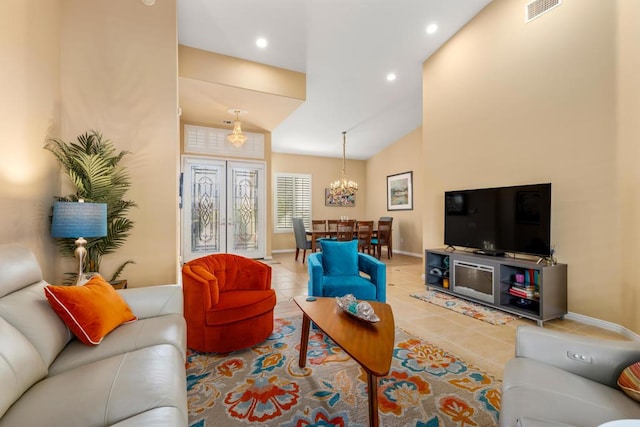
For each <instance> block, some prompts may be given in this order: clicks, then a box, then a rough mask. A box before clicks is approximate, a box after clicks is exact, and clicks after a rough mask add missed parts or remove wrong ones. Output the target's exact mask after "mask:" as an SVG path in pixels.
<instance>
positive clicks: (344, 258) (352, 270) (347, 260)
mask: <svg viewBox="0 0 640 427" xmlns="http://www.w3.org/2000/svg"><path fill="white" fill-rule="evenodd" d="M320 245H321V246H322V269H323V270H324V274H325V275H327V276H357V275H358V274H359V270H358V241H357V240H351V241H349V242H335V241H332V240H324V241H321V242H320Z"/></svg>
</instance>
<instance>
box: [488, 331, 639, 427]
mask: <svg viewBox="0 0 640 427" xmlns="http://www.w3.org/2000/svg"><path fill="white" fill-rule="evenodd" d="M638 361H640V343H638V342H632V341H615V340H604V339H596V338H592V337H584V336H578V335H574V334H568V333H563V332H559V331H554V330H550V329H548V328H539V327H535V326H520V327H519V328H518V331H517V335H516V357H515V358H514V359H511V360H510V361H509V362H508V363H507V365H506V367H505V369H504V375H503V382H502V399H501V403H500V407H501V408H500V426H501V427H513V426H519V427H568V426H581V427H582V426H598V425H600V424H603V423H605V422H607V421H611V420H619V419H638V424H636V425H640V403H638V402H636V401H635V400H633V399H631V398H630V397H628V396H627V395H626V394H624V392H623V391H622V390H621V389H620V388H619V387H618V386H617V380H618V377H619V376H620V373H621V372H622V371H623V370H624V369H625V368H626V367H627V366H629V365H631V364H633V363H634V362H638Z"/></svg>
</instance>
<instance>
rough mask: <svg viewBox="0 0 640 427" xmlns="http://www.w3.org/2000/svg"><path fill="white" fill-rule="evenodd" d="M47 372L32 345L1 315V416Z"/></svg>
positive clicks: (45, 366)
mask: <svg viewBox="0 0 640 427" xmlns="http://www.w3.org/2000/svg"><path fill="white" fill-rule="evenodd" d="M46 375H47V365H46V364H45V363H44V361H43V360H42V358H41V357H40V353H39V352H38V350H37V349H36V348H35V347H34V346H33V344H32V343H31V342H30V341H29V340H28V339H27V338H26V337H25V336H24V335H22V334H21V333H20V331H18V330H17V329H16V328H14V327H13V326H12V325H10V324H9V323H8V322H7V321H6V320H4V319H2V318H0V384H2V386H1V388H2V392H0V418H1V417H2V414H4V413H5V412H6V410H7V409H9V407H10V406H11V405H12V404H13V402H14V401H15V400H17V399H18V398H19V397H20V396H21V395H22V393H24V392H25V391H26V390H27V389H29V387H31V386H32V385H33V384H35V383H36V382H37V381H39V380H40V379H42V378H44V377H45V376H46Z"/></svg>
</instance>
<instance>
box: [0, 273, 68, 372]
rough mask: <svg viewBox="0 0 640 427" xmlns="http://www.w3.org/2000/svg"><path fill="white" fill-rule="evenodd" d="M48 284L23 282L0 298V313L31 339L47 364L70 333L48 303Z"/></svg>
mask: <svg viewBox="0 0 640 427" xmlns="http://www.w3.org/2000/svg"><path fill="white" fill-rule="evenodd" d="M0 276H1V274H0ZM47 285H48V283H47V282H45V281H40V282H36V283H33V284H30V285H25V286H24V287H23V288H22V289H20V290H17V291H15V292H13V293H11V294H9V295H6V296H4V297H2V298H0V317H2V318H3V319H5V320H6V321H7V322H9V323H10V324H11V325H13V327H15V328H16V329H17V330H19V331H20V332H21V333H22V334H23V335H24V336H25V337H26V338H27V339H28V340H29V341H30V342H31V344H33V346H34V347H35V348H36V349H37V350H38V352H39V353H40V357H42V360H44V363H45V365H47V366H49V365H50V364H51V362H53V360H54V359H55V358H56V357H57V356H58V354H59V353H60V352H61V351H62V349H63V348H64V347H65V346H66V345H67V343H68V342H69V341H70V340H71V339H72V338H73V334H72V333H71V331H69V328H67V326H66V325H65V324H64V322H63V321H62V320H61V319H60V317H58V315H57V314H56V313H55V312H54V311H53V310H51V307H50V306H49V304H48V303H47V299H46V298H45V296H44V288H45V286H47Z"/></svg>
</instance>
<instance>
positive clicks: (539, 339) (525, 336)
mask: <svg viewBox="0 0 640 427" xmlns="http://www.w3.org/2000/svg"><path fill="white" fill-rule="evenodd" d="M516 357H525V358H529V359H534V360H537V361H540V362H543V363H546V364H549V365H552V366H555V367H557V368H560V369H562V370H564V371H568V372H571V373H573V374H576V375H580V376H581V377H584V378H588V379H590V380H593V381H597V382H599V383H601V384H604V385H607V386H609V387H614V388H615V387H616V383H617V380H618V377H619V376H620V373H621V372H622V371H623V370H624V369H625V368H626V367H627V366H629V365H631V364H632V363H634V362H638V361H640V343H638V342H633V341H615V340H606V339H599V338H593V337H586V336H580V335H574V334H569V333H566V332H560V331H554V330H550V329H547V328H540V327H536V326H520V327H518V330H517V333H516Z"/></svg>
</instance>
